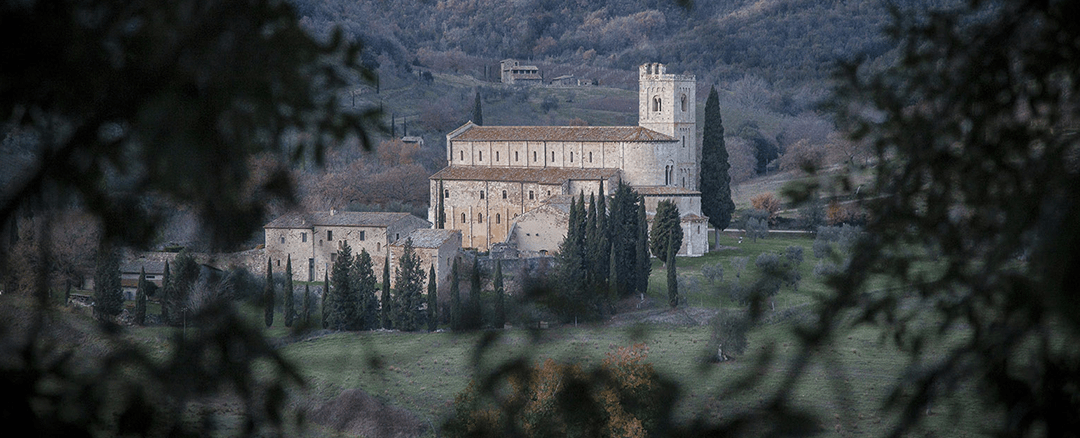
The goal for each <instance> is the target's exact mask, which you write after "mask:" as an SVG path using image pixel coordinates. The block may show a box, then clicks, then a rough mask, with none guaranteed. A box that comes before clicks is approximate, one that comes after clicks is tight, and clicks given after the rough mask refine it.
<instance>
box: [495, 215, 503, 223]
mask: <svg viewBox="0 0 1080 438" xmlns="http://www.w3.org/2000/svg"><path fill="white" fill-rule="evenodd" d="M495 223H497V224H501V223H502V215H500V214H499V213H495Z"/></svg>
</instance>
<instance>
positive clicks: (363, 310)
mask: <svg viewBox="0 0 1080 438" xmlns="http://www.w3.org/2000/svg"><path fill="white" fill-rule="evenodd" d="M349 279H351V280H352V282H353V286H352V288H353V289H354V290H355V291H356V293H357V296H358V297H359V301H358V302H359V306H360V308H359V310H358V311H357V318H358V320H357V322H356V323H355V324H354V325H355V326H356V328H357V330H371V329H376V328H379V323H380V322H381V321H380V320H379V298H378V296H377V295H376V294H377V292H378V290H379V286H378V283H379V279H378V278H376V277H375V266H374V263H373V262H372V260H371V254H368V252H367V250H364V249H361V250H360V254H358V255H357V256H356V257H353V264H352V270H351V271H350V272H349Z"/></svg>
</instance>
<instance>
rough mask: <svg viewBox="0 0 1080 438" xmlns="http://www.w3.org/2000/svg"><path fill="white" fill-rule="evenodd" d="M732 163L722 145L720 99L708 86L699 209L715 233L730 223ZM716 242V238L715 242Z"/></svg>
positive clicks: (732, 203) (718, 233)
mask: <svg viewBox="0 0 1080 438" xmlns="http://www.w3.org/2000/svg"><path fill="white" fill-rule="evenodd" d="M730 169H731V165H730V164H729V163H728V153H727V147H726V146H725V145H724V123H723V120H721V117H720V98H719V97H718V96H717V94H716V88H715V87H709V97H708V99H706V100H705V126H704V127H703V132H702V135H701V176H700V177H701V184H700V185H699V186H698V187H700V189H701V212H702V213H704V214H705V215H706V216H708V217H709V224H711V225H712V226H713V228H714V229H715V230H716V235H717V236H719V235H720V232H722V231H724V228H727V226H728V225H729V224H731V215H732V214H733V213H734V212H735V202H733V201H732V200H731V174H730V173H729V170H730ZM714 245H715V241H714Z"/></svg>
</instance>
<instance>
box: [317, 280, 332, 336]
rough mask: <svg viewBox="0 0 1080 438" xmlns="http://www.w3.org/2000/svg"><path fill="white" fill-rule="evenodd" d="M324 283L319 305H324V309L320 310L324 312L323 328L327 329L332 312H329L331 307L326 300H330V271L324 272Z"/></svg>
mask: <svg viewBox="0 0 1080 438" xmlns="http://www.w3.org/2000/svg"><path fill="white" fill-rule="evenodd" d="M322 284H323V286H322V298H321V299H320V301H319V303H320V304H319V305H320V306H321V307H322V311H321V312H320V313H322V328H324V329H325V328H329V327H330V313H329V309H327V306H326V302H327V301H330V273H329V272H324V273H323V281H322Z"/></svg>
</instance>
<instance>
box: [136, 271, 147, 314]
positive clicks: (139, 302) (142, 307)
mask: <svg viewBox="0 0 1080 438" xmlns="http://www.w3.org/2000/svg"><path fill="white" fill-rule="evenodd" d="M135 324H138V325H146V268H145V267H143V268H140V269H139V287H138V289H136V290H135Z"/></svg>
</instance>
